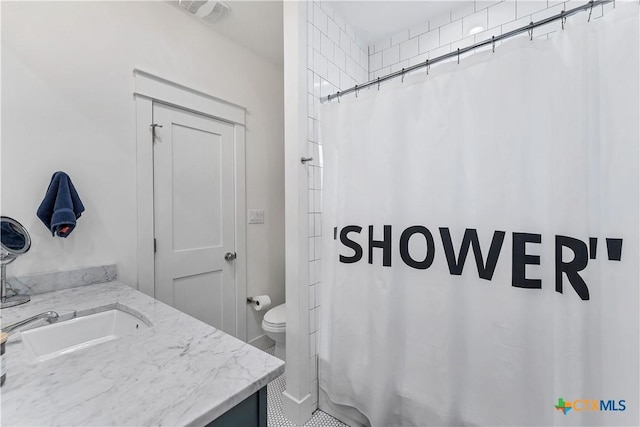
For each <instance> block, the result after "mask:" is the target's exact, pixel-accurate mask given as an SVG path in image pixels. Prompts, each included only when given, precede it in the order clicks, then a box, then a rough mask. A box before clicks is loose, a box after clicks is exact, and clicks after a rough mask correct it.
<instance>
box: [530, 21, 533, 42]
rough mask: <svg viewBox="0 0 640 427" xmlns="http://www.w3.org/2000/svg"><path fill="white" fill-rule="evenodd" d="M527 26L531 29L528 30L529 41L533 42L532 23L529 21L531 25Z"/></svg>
mask: <svg viewBox="0 0 640 427" xmlns="http://www.w3.org/2000/svg"><path fill="white" fill-rule="evenodd" d="M529 26H530V27H531V28H530V29H529V41H533V21H531V23H530V24H529Z"/></svg>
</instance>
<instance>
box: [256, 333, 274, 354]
mask: <svg viewBox="0 0 640 427" xmlns="http://www.w3.org/2000/svg"><path fill="white" fill-rule="evenodd" d="M249 344H251V345H252V346H254V347H256V348H259V349H260V350H266V349H268V348H269V347H272V346H274V345H276V342H275V341H274V340H272V339H271V338H269V337H268V336H267V334H262V335H260V336H257V337H255V338H254V339H252V340H251V341H249Z"/></svg>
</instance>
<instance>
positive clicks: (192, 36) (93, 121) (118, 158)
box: [1, 2, 284, 339]
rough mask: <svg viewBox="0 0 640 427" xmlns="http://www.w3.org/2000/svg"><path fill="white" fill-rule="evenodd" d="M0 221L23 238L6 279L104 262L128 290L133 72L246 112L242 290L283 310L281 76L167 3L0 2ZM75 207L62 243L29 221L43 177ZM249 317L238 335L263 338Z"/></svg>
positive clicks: (131, 278)
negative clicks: (65, 179) (29, 242)
mask: <svg viewBox="0 0 640 427" xmlns="http://www.w3.org/2000/svg"><path fill="white" fill-rule="evenodd" d="M1 7H2V147H1V148H2V151H1V154H2V159H1V161H2V171H1V175H2V214H3V215H9V216H12V217H15V218H16V219H18V220H19V221H20V222H22V223H23V224H24V225H25V226H26V227H27V228H28V229H29V231H30V233H31V236H32V239H33V246H32V249H31V251H30V252H29V253H28V254H27V255H25V256H23V257H21V258H20V259H18V260H17V261H16V262H14V263H13V264H12V265H11V266H10V267H9V275H12V276H13V275H23V274H29V273H36V272H44V271H59V270H67V269H72V268H78V267H86V266H94V265H103V264H111V263H116V264H117V266H118V271H119V278H120V280H122V281H123V282H125V283H127V284H130V285H133V286H136V285H137V283H136V282H137V259H136V241H137V231H136V221H137V213H136V133H135V110H134V99H133V96H132V92H133V73H132V71H133V69H134V68H140V69H142V70H145V71H149V72H151V73H154V74H156V75H159V76H161V77H165V78H167V79H170V80H173V81H175V82H177V83H180V84H183V85H186V86H189V87H192V88H194V89H197V90H200V91H202V92H205V93H208V94H210V95H213V96H215V97H218V98H221V99H224V100H227V101H229V102H233V103H235V104H239V105H242V106H244V107H246V108H247V132H246V145H247V155H246V166H247V207H248V208H264V209H265V224H264V225H249V226H247V249H248V260H247V264H248V271H247V281H248V283H247V293H248V295H256V294H264V293H266V294H269V295H270V296H271V298H272V300H273V302H274V304H279V303H282V302H284V172H283V170H284V164H283V138H284V136H283V134H284V130H283V126H284V125H283V122H284V117H283V102H284V101H283V69H282V64H272V63H270V62H268V61H267V60H265V59H262V58H261V57H258V56H256V55H255V54H254V53H252V52H250V51H249V50H246V49H244V48H242V47H240V46H238V45H237V44H235V43H233V42H231V41H229V40H228V39H226V38H224V37H222V36H220V35H218V34H217V33H216V32H215V31H213V30H212V29H211V28H210V27H208V26H207V25H206V24H204V23H202V22H199V21H198V20H197V19H196V18H195V17H193V16H189V15H188V14H186V13H183V12H182V11H181V10H179V9H178V8H176V7H175V6H172V5H170V4H168V3H166V2H2V4H1ZM57 170H63V171H66V172H67V173H69V175H70V176H71V177H72V179H73V182H74V184H75V185H76V188H77V190H78V192H79V194H80V197H81V198H82V201H83V203H84V205H85V207H86V212H85V213H84V214H83V216H82V217H81V218H80V219H79V220H78V225H77V228H76V229H75V230H74V231H73V233H72V234H71V235H70V236H69V237H68V238H67V239H61V238H57V237H56V238H53V237H51V233H49V232H48V231H47V229H46V228H45V227H44V225H43V224H42V223H41V222H40V220H39V219H38V218H37V217H36V215H35V213H36V209H37V208H38V206H39V204H40V202H41V200H42V197H43V195H44V193H45V190H46V189H47V186H48V184H49V180H50V178H51V175H52V173H53V172H54V171H57ZM261 315H262V314H260V315H258V313H255V312H254V311H253V310H250V311H249V312H248V315H247V316H248V319H247V320H248V322H247V323H248V338H249V339H252V338H255V337H256V336H259V335H261V334H262V329H261V328H260V322H261V320H262V318H261Z"/></svg>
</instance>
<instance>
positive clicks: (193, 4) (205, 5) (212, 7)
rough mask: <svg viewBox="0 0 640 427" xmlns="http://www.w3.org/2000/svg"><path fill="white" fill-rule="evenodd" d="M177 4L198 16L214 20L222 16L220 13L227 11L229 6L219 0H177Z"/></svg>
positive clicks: (210, 20)
mask: <svg viewBox="0 0 640 427" xmlns="http://www.w3.org/2000/svg"><path fill="white" fill-rule="evenodd" d="M178 4H179V5H180V6H181V7H183V8H184V9H186V10H188V11H189V12H191V13H193V14H194V15H195V16H197V17H198V18H202V19H206V20H207V21H209V22H215V21H217V20H219V19H220V18H222V15H224V14H225V13H227V12H229V11H230V10H231V8H230V7H229V5H228V4H226V3H224V2H221V1H211V0H179V1H178Z"/></svg>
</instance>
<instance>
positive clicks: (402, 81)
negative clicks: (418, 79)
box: [400, 68, 404, 83]
mask: <svg viewBox="0 0 640 427" xmlns="http://www.w3.org/2000/svg"><path fill="white" fill-rule="evenodd" d="M400 82H401V83H404V68H403V69H402V80H401V81H400Z"/></svg>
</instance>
